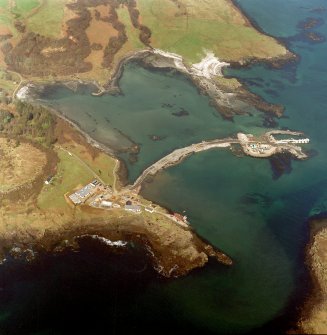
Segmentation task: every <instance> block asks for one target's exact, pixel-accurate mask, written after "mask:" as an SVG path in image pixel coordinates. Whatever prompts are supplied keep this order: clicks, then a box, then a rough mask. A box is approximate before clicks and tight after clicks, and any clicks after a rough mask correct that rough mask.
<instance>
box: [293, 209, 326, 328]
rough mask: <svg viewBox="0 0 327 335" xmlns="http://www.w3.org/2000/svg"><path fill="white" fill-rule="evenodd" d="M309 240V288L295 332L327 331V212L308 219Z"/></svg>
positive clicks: (307, 255)
mask: <svg viewBox="0 0 327 335" xmlns="http://www.w3.org/2000/svg"><path fill="white" fill-rule="evenodd" d="M309 225H310V229H311V237H310V242H309V243H308V245H307V247H306V264H307V267H308V269H309V272H310V277H311V290H310V292H309V295H308V296H307V297H306V299H305V301H304V303H303V305H302V307H301V310H300V313H299V314H300V315H299V319H298V322H297V325H296V326H295V327H294V328H295V330H292V333H293V332H294V333H296V334H325V333H327V321H326V320H327V312H326V307H327V285H326V283H327V213H323V214H322V215H318V216H313V217H311V218H310V219H309Z"/></svg>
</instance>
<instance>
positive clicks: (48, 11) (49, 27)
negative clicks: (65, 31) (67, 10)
mask: <svg viewBox="0 0 327 335" xmlns="http://www.w3.org/2000/svg"><path fill="white" fill-rule="evenodd" d="M66 2H67V1H66V0H48V1H45V2H44V4H43V5H42V6H41V7H40V9H39V10H38V11H37V12H36V13H35V14H34V15H33V16H31V17H30V18H29V19H28V22H27V23H28V29H29V30H30V31H33V32H35V33H38V34H41V35H43V36H48V37H54V38H57V37H59V36H60V32H61V27H62V23H63V17H64V6H65V3H66Z"/></svg>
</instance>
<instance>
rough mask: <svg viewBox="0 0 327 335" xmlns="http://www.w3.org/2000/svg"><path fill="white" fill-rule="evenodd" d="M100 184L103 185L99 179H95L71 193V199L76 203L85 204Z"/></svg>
mask: <svg viewBox="0 0 327 335" xmlns="http://www.w3.org/2000/svg"><path fill="white" fill-rule="evenodd" d="M99 186H102V184H101V183H100V182H99V181H98V180H96V179H94V180H93V181H92V182H91V183H89V184H87V185H85V186H84V187H82V188H81V189H79V190H78V191H76V192H74V193H73V194H71V195H70V196H69V199H70V200H71V201H72V202H73V204H74V205H80V204H83V203H84V202H85V201H86V200H87V199H88V198H89V197H90V196H91V195H93V194H94V193H95V192H96V190H97V188H98V187H99Z"/></svg>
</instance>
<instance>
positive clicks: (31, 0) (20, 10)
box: [12, 0, 40, 17]
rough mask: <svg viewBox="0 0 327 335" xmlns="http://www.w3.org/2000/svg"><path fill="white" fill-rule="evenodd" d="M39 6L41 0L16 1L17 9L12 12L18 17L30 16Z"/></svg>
mask: <svg viewBox="0 0 327 335" xmlns="http://www.w3.org/2000/svg"><path fill="white" fill-rule="evenodd" d="M39 5H40V1H39V0H18V1H17V0H16V1H15V7H14V8H13V9H12V12H13V13H14V14H16V15H17V16H22V17H24V16H26V15H28V14H29V13H30V11H31V10H32V9H35V8H36V7H38V6H39Z"/></svg>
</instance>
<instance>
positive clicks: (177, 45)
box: [137, 0, 286, 63]
mask: <svg viewBox="0 0 327 335" xmlns="http://www.w3.org/2000/svg"><path fill="white" fill-rule="evenodd" d="M179 3H180V4H181V6H180V7H179V8H178V7H177V6H176V5H175V4H174V3H173V2H171V1H162V0H139V1H138V2H137V4H138V8H139V10H140V13H141V21H142V23H143V24H145V25H146V26H148V27H149V28H150V29H151V31H152V38H151V41H152V43H151V44H152V46H153V47H156V48H160V49H163V50H167V51H171V52H175V53H178V54H180V55H182V56H183V57H184V58H185V59H186V60H187V61H189V62H192V63H194V62H198V61H199V60H200V59H201V58H202V57H203V56H204V53H205V51H206V50H210V51H213V52H214V53H215V54H216V55H217V56H218V57H219V58H221V59H224V60H229V61H238V60H241V59H246V58H251V57H257V58H269V57H274V56H278V55H282V54H285V52H286V49H285V48H284V47H283V46H281V45H280V44H278V43H277V42H276V40H274V39H273V38H271V37H269V36H265V35H263V34H261V33H260V32H258V31H257V30H256V29H254V28H253V27H252V26H249V22H248V21H247V19H246V18H245V17H243V15H242V14H241V12H240V11H239V10H237V9H236V8H235V7H234V5H233V4H232V2H231V1H229V0H208V1H206V2H202V1H195V0H180V1H179Z"/></svg>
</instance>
